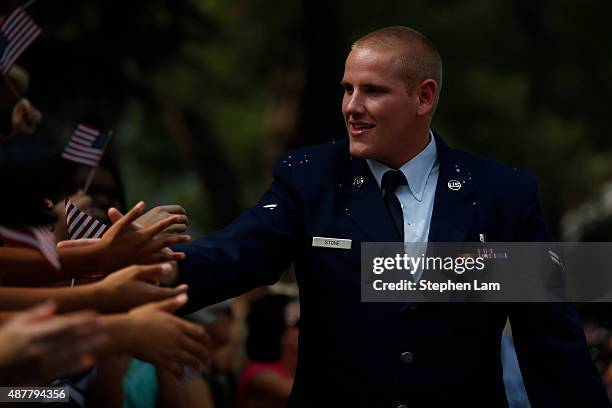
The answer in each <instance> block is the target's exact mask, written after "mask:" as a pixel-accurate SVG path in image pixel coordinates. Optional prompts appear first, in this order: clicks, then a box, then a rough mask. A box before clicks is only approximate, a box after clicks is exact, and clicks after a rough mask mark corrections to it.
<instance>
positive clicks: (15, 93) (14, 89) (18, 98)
mask: <svg viewBox="0 0 612 408" xmlns="http://www.w3.org/2000/svg"><path fill="white" fill-rule="evenodd" d="M4 82H6V86H8V89H10V91H11V92H12V93H13V95H15V98H17V102H19V100H20V99H21V95H19V92H18V91H17V88H15V85H14V84H13V81H11V80H10V79H9V77H8V72H7V73H6V75H4Z"/></svg>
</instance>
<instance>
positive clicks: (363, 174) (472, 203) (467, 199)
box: [339, 132, 477, 242]
mask: <svg viewBox="0 0 612 408" xmlns="http://www.w3.org/2000/svg"><path fill="white" fill-rule="evenodd" d="M434 138H435V141H436V147H437V150H438V161H439V166H440V173H439V176H438V184H437V186H436V195H435V201H434V208H433V214H432V218H431V225H430V228H429V242H458V241H464V240H465V239H466V237H467V235H468V233H469V230H470V228H471V225H472V223H473V220H474V216H475V212H476V207H477V204H476V200H475V195H476V191H475V184H476V183H475V182H474V180H473V178H475V177H476V174H474V173H473V172H472V170H471V169H470V166H469V164H470V163H467V162H465V161H464V160H463V156H462V155H459V154H457V152H456V151H454V150H453V149H451V148H450V147H448V145H447V144H446V143H445V142H444V141H443V140H442V138H441V137H440V136H439V135H438V134H436V133H435V132H434ZM344 143H345V144H346V152H347V161H348V164H347V171H346V173H345V174H344V176H343V177H342V178H341V182H340V185H339V188H340V190H341V192H342V193H343V194H345V195H346V197H347V199H348V203H347V206H346V210H345V211H346V213H347V215H348V216H349V217H350V218H351V219H352V220H353V222H355V223H356V224H357V225H358V226H359V228H360V229H361V230H363V232H364V233H365V234H366V235H367V236H368V237H369V238H370V239H371V240H372V241H379V242H393V241H400V240H401V237H400V235H399V233H398V232H397V229H396V228H395V227H394V224H393V220H392V219H391V215H390V214H389V212H388V211H387V208H386V206H385V203H384V201H383V197H382V195H381V194H380V190H379V188H378V184H377V182H376V180H375V178H374V176H373V175H372V172H371V171H370V168H369V167H368V164H367V162H366V160H363V159H354V158H351V157H350V155H349V154H348V140H345V141H344ZM451 186H452V187H453V188H451ZM457 186H460V187H459V188H458V189H457Z"/></svg>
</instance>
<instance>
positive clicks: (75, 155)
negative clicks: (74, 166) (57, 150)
mask: <svg viewBox="0 0 612 408" xmlns="http://www.w3.org/2000/svg"><path fill="white" fill-rule="evenodd" d="M106 137H107V135H106V134H105V133H102V132H100V131H99V130H98V129H94V128H92V127H89V126H85V125H82V124H80V125H79V126H77V128H76V130H75V131H74V133H73V134H72V136H71V137H70V140H69V141H68V144H67V145H66V147H65V148H64V151H63V152H62V157H63V158H64V159H66V160H70V161H72V162H75V163H79V164H84V165H86V166H91V167H96V166H97V165H98V163H99V162H100V159H101V158H102V155H103V154H104V142H105V141H106Z"/></svg>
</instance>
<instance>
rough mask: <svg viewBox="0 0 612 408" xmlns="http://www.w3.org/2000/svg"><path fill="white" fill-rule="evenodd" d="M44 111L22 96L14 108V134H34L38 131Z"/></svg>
mask: <svg viewBox="0 0 612 408" xmlns="http://www.w3.org/2000/svg"><path fill="white" fill-rule="evenodd" d="M41 119H42V113H41V112H40V111H39V110H38V109H36V108H35V107H34V105H32V103H31V102H30V101H29V100H27V99H26V98H21V99H20V100H19V101H18V102H17V103H16V104H15V107H14V108H13V113H12V115H11V124H12V131H11V134H12V135H13V136H20V135H32V134H34V132H35V131H36V127H37V126H38V123H39V122H40V120H41Z"/></svg>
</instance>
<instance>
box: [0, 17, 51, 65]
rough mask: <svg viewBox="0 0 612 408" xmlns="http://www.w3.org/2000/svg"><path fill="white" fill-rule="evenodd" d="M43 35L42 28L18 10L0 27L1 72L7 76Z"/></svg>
mask: <svg viewBox="0 0 612 408" xmlns="http://www.w3.org/2000/svg"><path fill="white" fill-rule="evenodd" d="M40 33H41V29H40V27H39V26H38V25H37V24H36V23H35V22H34V20H32V18H30V16H28V15H27V13H26V12H25V11H23V10H22V9H21V8H16V9H15V11H13V12H12V13H11V14H9V15H8V16H7V17H6V20H4V22H3V23H2V26H0V72H2V74H3V75H6V74H7V73H8V72H9V71H10V70H11V68H12V67H13V64H14V63H15V61H17V58H19V56H20V55H21V54H22V53H23V52H24V51H25V49H26V48H28V46H29V45H30V44H31V43H32V41H34V40H35V39H36V37H38V36H39V35H40Z"/></svg>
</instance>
